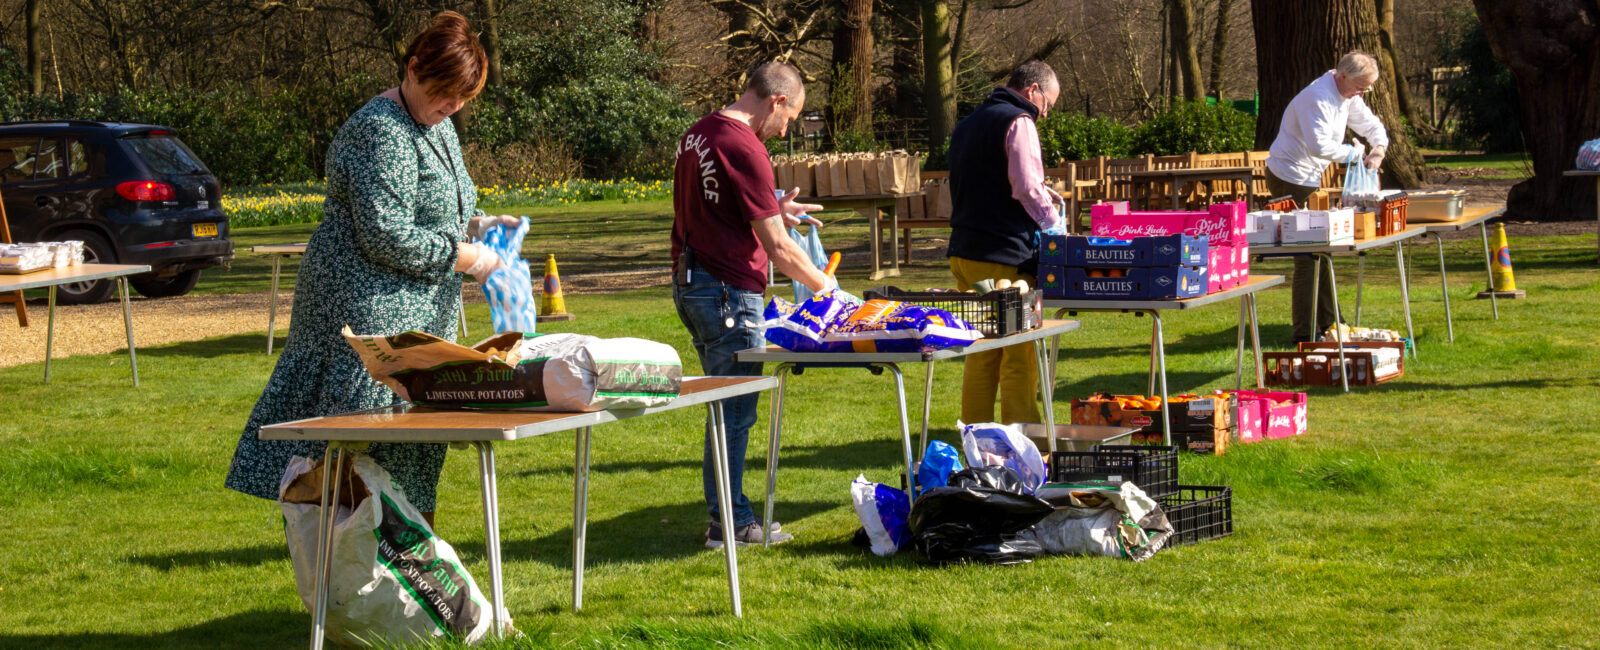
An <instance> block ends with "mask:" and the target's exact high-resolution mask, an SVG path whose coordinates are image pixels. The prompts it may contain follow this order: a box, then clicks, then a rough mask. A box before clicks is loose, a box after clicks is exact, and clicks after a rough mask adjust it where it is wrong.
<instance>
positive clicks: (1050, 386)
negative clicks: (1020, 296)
mask: <svg viewBox="0 0 1600 650" xmlns="http://www.w3.org/2000/svg"><path fill="white" fill-rule="evenodd" d="M1047 355H1049V351H1048V349H1047V348H1045V346H1044V341H1034V345H1033V360H1034V366H1035V369H1036V370H1037V372H1038V373H1039V401H1040V402H1042V403H1043V406H1044V431H1045V433H1044V435H1045V440H1047V441H1049V442H1048V444H1047V445H1046V446H1047V447H1048V448H1049V450H1050V454H1051V455H1050V456H1049V458H1054V457H1055V453H1056V409H1055V393H1056V387H1055V375H1052V374H1050V360H1049V358H1048V356H1047Z"/></svg>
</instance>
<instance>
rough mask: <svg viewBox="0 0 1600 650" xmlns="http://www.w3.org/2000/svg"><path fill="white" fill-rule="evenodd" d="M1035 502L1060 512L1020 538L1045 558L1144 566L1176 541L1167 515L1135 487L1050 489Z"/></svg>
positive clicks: (1052, 514) (1123, 485)
mask: <svg viewBox="0 0 1600 650" xmlns="http://www.w3.org/2000/svg"><path fill="white" fill-rule="evenodd" d="M1035 496H1038V497H1039V498H1041V499H1044V500H1045V501H1048V502H1049V503H1050V505H1053V506H1055V507H1056V511H1055V512H1052V513H1050V514H1049V515H1047V516H1046V517H1045V518H1044V519H1043V520H1041V521H1040V522H1039V523H1037V524H1034V525H1033V527H1032V528H1029V529H1027V530H1024V531H1022V532H1021V533H1018V535H1017V536H1018V537H1019V538H1021V539H1025V540H1030V541H1034V542H1037V543H1038V544H1039V546H1040V547H1041V548H1043V549H1044V552H1046V553H1051V554H1061V555H1098V556H1103V557H1119V558H1123V559H1128V560H1133V561H1135V562H1139V561H1142V560H1147V559H1149V558H1150V557H1151V556H1153V555H1155V554H1156V552H1157V551H1160V550H1161V548H1162V547H1163V546H1165V545H1166V543H1167V540H1168V538H1170V537H1172V525H1171V524H1170V523H1169V522H1168V521H1167V516H1166V513H1164V512H1162V510H1161V508H1160V506H1158V505H1157V504H1156V502H1155V501H1154V500H1152V499H1151V498H1150V497H1149V496H1147V495H1146V494H1145V493H1144V491H1143V490H1140V489H1139V487H1138V486H1136V485H1134V484H1133V483H1131V482H1124V483H1123V484H1122V486H1121V488H1120V489H1116V490H1109V489H1087V488H1057V487H1046V488H1044V489H1041V490H1039V492H1038V494H1037V495H1035Z"/></svg>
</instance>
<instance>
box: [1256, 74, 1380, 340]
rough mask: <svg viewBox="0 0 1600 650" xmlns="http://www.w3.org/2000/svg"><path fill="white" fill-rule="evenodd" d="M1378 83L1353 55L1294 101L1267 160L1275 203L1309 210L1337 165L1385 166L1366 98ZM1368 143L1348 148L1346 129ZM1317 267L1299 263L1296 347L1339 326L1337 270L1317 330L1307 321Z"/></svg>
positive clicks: (1326, 284) (1325, 286)
mask: <svg viewBox="0 0 1600 650" xmlns="http://www.w3.org/2000/svg"><path fill="white" fill-rule="evenodd" d="M1376 83H1378V61H1377V59H1375V58H1373V57H1372V55H1370V54H1367V53H1365V52H1351V53H1349V54H1346V55H1344V56H1343V57H1341V58H1340V59H1339V65H1338V66H1337V67H1335V68H1334V69H1332V70H1329V71H1328V72H1327V73H1326V74H1323V75H1322V76H1321V77H1318V78H1317V79H1316V81H1312V82H1311V84H1310V85H1308V86H1306V87H1305V90H1302V91H1300V94H1298V95H1295V96H1294V99H1293V100H1290V102H1289V106H1288V108H1286V109H1284V111H1283V122H1282V123H1280V124H1279V125H1278V137H1277V139H1275V140H1273V141H1272V150H1271V156H1270V157H1268V158H1267V189H1268V190H1269V191H1271V192H1272V196H1273V197H1281V196H1289V197H1293V198H1294V202H1295V204H1297V205H1299V206H1300V207H1305V206H1306V200H1307V199H1308V198H1310V196H1311V193H1312V192H1315V191H1316V190H1317V186H1319V185H1321V184H1322V172H1323V170H1325V169H1327V167H1328V165H1330V164H1332V163H1336V162H1339V163H1343V162H1354V161H1358V160H1359V161H1361V163H1362V164H1365V165H1366V166H1367V167H1369V168H1371V169H1377V168H1378V166H1379V165H1381V164H1383V154H1384V152H1385V151H1386V150H1387V149H1388V147H1389V135H1388V134H1387V133H1385V132H1384V130H1383V122H1381V121H1379V120H1378V116H1376V115H1373V114H1372V109H1369V108H1367V104H1366V102H1364V101H1362V99H1361V96H1362V95H1365V94H1367V93H1368V92H1370V91H1371V90H1372V87H1373V85H1374V84H1376ZM1346 128H1348V129H1349V130H1351V131H1355V132H1356V134H1357V135H1359V136H1361V137H1362V138H1364V139H1366V141H1367V144H1368V145H1370V146H1371V151H1370V152H1369V151H1366V150H1365V149H1364V148H1363V147H1362V145H1361V143H1360V142H1357V141H1352V142H1350V143H1349V144H1345V142H1344V135H1345V129H1346ZM1312 268H1313V262H1312V258H1311V257H1310V256H1298V257H1295V261H1294V278H1293V279H1294V282H1293V287H1294V290H1293V300H1292V301H1291V307H1290V309H1291V310H1292V311H1293V314H1292V315H1291V320H1292V322H1293V323H1294V328H1293V335H1294V340H1295V341H1309V340H1312V339H1315V338H1316V336H1317V334H1319V333H1321V332H1323V331H1325V330H1326V329H1327V328H1328V326H1329V325H1331V324H1333V323H1334V322H1336V321H1338V320H1340V318H1339V314H1338V313H1336V312H1335V311H1334V308H1333V282H1332V275H1333V270H1332V269H1327V270H1326V271H1324V275H1323V278H1322V283H1321V285H1320V287H1319V290H1318V291H1317V316H1316V323H1315V324H1313V323H1311V322H1309V321H1308V319H1307V318H1306V311H1307V309H1308V305H1306V304H1305V303H1306V302H1307V301H1309V300H1311V284H1312V273H1313V271H1312Z"/></svg>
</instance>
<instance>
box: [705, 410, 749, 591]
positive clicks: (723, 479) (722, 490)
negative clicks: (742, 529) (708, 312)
mask: <svg viewBox="0 0 1600 650" xmlns="http://www.w3.org/2000/svg"><path fill="white" fill-rule="evenodd" d="M706 406H707V407H708V408H709V409H710V410H711V447H712V449H711V457H712V459H713V460H712V464H713V465H714V466H715V468H716V472H717V511H718V512H719V513H721V515H722V552H723V557H724V558H725V560H726V563H727V566H728V598H729V601H730V602H731V603H732V605H733V615H734V616H735V617H738V618H744V605H743V604H742V603H741V602H740V599H739V557H738V553H739V545H738V544H737V543H735V542H734V541H733V534H734V531H733V488H732V486H730V485H729V480H728V424H727V421H726V420H724V419H723V417H722V401H721V400H718V401H714V402H708V403H707V404H706Z"/></svg>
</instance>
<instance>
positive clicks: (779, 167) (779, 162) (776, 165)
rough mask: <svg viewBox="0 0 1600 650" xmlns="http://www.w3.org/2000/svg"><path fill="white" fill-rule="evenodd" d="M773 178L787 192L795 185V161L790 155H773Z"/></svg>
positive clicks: (779, 187)
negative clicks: (791, 159) (790, 158)
mask: <svg viewBox="0 0 1600 650" xmlns="http://www.w3.org/2000/svg"><path fill="white" fill-rule="evenodd" d="M772 179H773V182H775V183H776V184H777V186H778V189H780V190H783V191H785V192H787V191H789V188H792V187H794V163H793V162H792V161H790V160H789V157H788V156H773V157H772Z"/></svg>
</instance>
